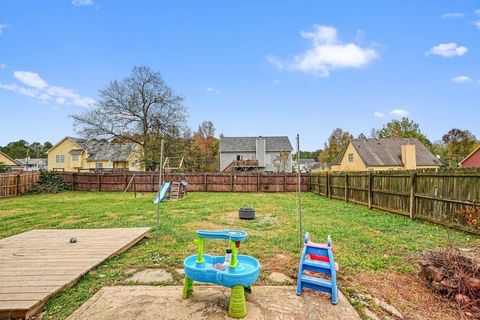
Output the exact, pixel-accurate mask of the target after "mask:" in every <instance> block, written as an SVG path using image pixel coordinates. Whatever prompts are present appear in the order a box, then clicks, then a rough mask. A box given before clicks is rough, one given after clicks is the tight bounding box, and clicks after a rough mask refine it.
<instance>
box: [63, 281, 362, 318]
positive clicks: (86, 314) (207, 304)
mask: <svg viewBox="0 0 480 320" xmlns="http://www.w3.org/2000/svg"><path fill="white" fill-rule="evenodd" d="M181 295H182V287H181V286H112V287H104V288H102V289H101V290H100V291H99V292H98V293H97V294H95V295H94V296H93V297H92V298H91V299H90V300H88V301H87V302H86V303H85V304H83V305H82V306H81V307H80V308H79V309H78V310H77V311H75V312H74V313H73V314H72V315H71V316H70V317H69V318H68V319H69V320H84V319H89V320H97V319H152V320H153V319H155V320H156V319H188V320H192V319H229V317H228V315H227V309H228V299H229V295H230V291H229V289H227V288H223V287H218V286H199V285H197V286H195V287H194V290H193V293H192V295H191V296H190V297H189V298H188V299H187V300H182V298H181ZM247 301H248V302H247V305H248V315H247V317H246V318H244V319H309V320H310V319H311V320H315V319H319V320H320V319H322V320H338V319H342V320H360V316H359V315H358V314H357V312H356V311H355V309H354V308H353V307H352V306H351V305H350V303H349V302H348V301H347V300H346V299H345V297H344V296H343V295H342V294H341V293H340V294H339V302H338V305H336V306H334V305H332V304H331V303H330V298H329V296H328V295H325V294H322V293H319V292H312V291H305V292H304V293H303V294H302V296H301V297H298V296H297V295H296V294H295V287H293V286H265V287H262V286H254V287H253V291H252V293H251V294H247Z"/></svg>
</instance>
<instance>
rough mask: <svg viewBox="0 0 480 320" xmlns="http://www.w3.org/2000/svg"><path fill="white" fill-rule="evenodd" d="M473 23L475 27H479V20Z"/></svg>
mask: <svg viewBox="0 0 480 320" xmlns="http://www.w3.org/2000/svg"><path fill="white" fill-rule="evenodd" d="M473 24H474V25H475V27H477V29H480V20H478V21H474V22H473Z"/></svg>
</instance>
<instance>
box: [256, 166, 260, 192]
mask: <svg viewBox="0 0 480 320" xmlns="http://www.w3.org/2000/svg"><path fill="white" fill-rule="evenodd" d="M258 191H260V173H258V171H257V192H258Z"/></svg>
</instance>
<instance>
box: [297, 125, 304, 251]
mask: <svg viewBox="0 0 480 320" xmlns="http://www.w3.org/2000/svg"><path fill="white" fill-rule="evenodd" d="M301 180H302V175H301V173H300V135H299V134H298V133H297V193H298V239H299V241H300V242H299V243H300V246H301V245H302V235H303V232H302V188H301V187H302V182H301Z"/></svg>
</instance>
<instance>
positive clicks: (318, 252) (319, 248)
mask: <svg viewBox="0 0 480 320" xmlns="http://www.w3.org/2000/svg"><path fill="white" fill-rule="evenodd" d="M336 270H337V266H336V264H335V261H334V259H333V252H332V246H331V241H330V236H329V237H328V243H327V244H317V243H313V242H311V241H310V236H309V234H308V233H307V234H306V235H305V245H304V247H303V250H302V255H301V257H300V264H299V266H298V280H297V281H298V283H297V295H299V296H300V295H301V294H302V290H303V288H309V289H313V290H317V291H322V292H326V293H329V294H330V295H331V296H332V304H337V303H338V288H337V274H336ZM304 271H313V272H316V273H318V274H320V275H326V276H327V277H328V279H325V278H320V277H315V276H314V274H313V273H310V274H308V275H307V274H304V273H303V272H304Z"/></svg>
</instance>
